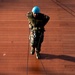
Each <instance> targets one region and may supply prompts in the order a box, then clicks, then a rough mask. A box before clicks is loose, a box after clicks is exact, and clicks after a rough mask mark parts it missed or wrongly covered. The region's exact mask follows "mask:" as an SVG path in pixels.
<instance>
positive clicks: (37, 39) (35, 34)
mask: <svg viewBox="0 0 75 75" xmlns="http://www.w3.org/2000/svg"><path fill="white" fill-rule="evenodd" d="M29 38H30V46H31V47H34V48H36V50H38V52H40V50H41V44H42V42H43V40H44V32H41V31H37V30H35V31H30V36H29Z"/></svg>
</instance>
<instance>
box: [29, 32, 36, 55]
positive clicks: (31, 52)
mask: <svg viewBox="0 0 75 75" xmlns="http://www.w3.org/2000/svg"><path fill="white" fill-rule="evenodd" d="M30 48H31V50H30V54H32V55H33V54H34V53H35V46H34V35H33V32H31V33H30Z"/></svg>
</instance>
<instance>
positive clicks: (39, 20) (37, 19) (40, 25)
mask: <svg viewBox="0 0 75 75" xmlns="http://www.w3.org/2000/svg"><path fill="white" fill-rule="evenodd" d="M27 17H28V21H29V29H30V37H29V38H30V46H31V50H30V53H31V54H32V55H33V54H34V53H36V58H37V59H39V58H40V51H41V44H42V42H43V39H44V31H45V28H44V27H45V25H46V23H47V22H48V21H49V19H50V17H49V16H47V15H45V14H43V13H40V8H39V7H38V6H34V7H33V8H32V11H31V12H28V14H27Z"/></svg>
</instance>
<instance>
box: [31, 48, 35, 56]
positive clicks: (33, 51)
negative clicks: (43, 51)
mask: <svg viewBox="0 0 75 75" xmlns="http://www.w3.org/2000/svg"><path fill="white" fill-rule="evenodd" d="M34 53H35V48H33V47H31V50H30V54H31V55H33V54H34Z"/></svg>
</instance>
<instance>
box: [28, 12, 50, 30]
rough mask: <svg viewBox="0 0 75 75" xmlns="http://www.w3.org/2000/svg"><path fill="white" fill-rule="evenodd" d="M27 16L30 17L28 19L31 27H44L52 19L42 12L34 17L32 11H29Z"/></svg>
mask: <svg viewBox="0 0 75 75" xmlns="http://www.w3.org/2000/svg"><path fill="white" fill-rule="evenodd" d="M27 17H28V21H29V25H30V28H31V29H33V28H40V29H44V26H45V25H46V23H47V22H48V21H49V19H50V17H49V16H47V15H44V14H42V13H38V14H37V16H36V17H34V16H33V13H32V12H29V13H28V14H27Z"/></svg>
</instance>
